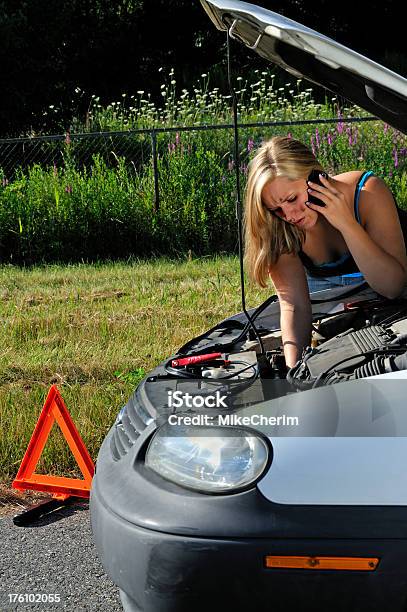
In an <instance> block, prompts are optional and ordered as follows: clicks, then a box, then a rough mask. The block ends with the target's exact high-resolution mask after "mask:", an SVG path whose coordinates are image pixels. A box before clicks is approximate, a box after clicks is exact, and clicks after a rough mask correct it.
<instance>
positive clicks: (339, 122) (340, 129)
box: [336, 111, 343, 134]
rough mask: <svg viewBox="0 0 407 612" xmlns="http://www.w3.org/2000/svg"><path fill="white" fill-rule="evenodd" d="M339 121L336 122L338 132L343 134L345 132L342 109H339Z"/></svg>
mask: <svg viewBox="0 0 407 612" xmlns="http://www.w3.org/2000/svg"><path fill="white" fill-rule="evenodd" d="M338 119H339V121H338V123H337V124H336V129H337V130H338V134H342V132H343V122H342V115H341V111H338Z"/></svg>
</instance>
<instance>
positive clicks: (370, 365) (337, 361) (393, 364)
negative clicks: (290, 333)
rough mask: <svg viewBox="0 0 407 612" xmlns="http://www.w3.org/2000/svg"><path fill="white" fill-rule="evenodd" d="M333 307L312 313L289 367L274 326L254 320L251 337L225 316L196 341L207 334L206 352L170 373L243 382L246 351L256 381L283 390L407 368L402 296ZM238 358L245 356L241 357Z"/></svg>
mask: <svg viewBox="0 0 407 612" xmlns="http://www.w3.org/2000/svg"><path fill="white" fill-rule="evenodd" d="M260 308H261V307H260ZM333 310H334V311H335V312H333V313H323V314H322V316H321V317H319V316H318V315H317V316H315V317H314V320H313V324H312V340H311V345H310V346H308V347H306V348H305V349H304V352H303V354H302V357H301V359H300V360H299V361H298V362H297V363H296V364H295V366H294V367H293V368H291V369H288V368H287V367H286V364H285V360H284V353H283V348H282V340H281V332H280V333H279V330H272V329H268V328H267V327H265V326H264V325H261V324H259V325H257V323H256V327H257V338H256V334H254V332H253V330H252V329H251V328H250V327H248V326H247V325H246V326H244V325H243V323H242V322H239V321H237V320H235V321H233V320H230V319H229V320H226V321H225V322H223V324H222V325H223V326H222V325H219V326H217V328H216V329H213V330H210V331H209V332H207V334H204V335H203V336H202V337H200V338H198V339H195V340H198V341H205V340H206V341H208V338H210V342H209V343H208V342H207V343H206V344H205V343H204V345H203V346H205V347H207V351H208V352H207V353H206V355H205V353H203V351H202V348H201V347H199V348H200V350H199V351H198V353H201V355H200V357H198V358H197V359H198V361H197V362H195V363H186V364H185V365H184V368H179V367H177V368H176V369H172V373H173V374H175V375H176V373H177V372H178V374H179V375H180V376H189V377H195V378H201V376H202V377H204V378H205V379H206V380H208V382H209V380H211V379H212V380H214V379H216V380H218V381H220V380H222V379H224V378H226V379H228V380H230V381H231V382H232V381H233V380H237V379H246V380H247V378H249V379H250V378H251V377H252V373H253V367H254V366H253V357H252V358H251V359H250V358H249V362H250V363H251V366H250V365H249V366H247V367H246V368H243V369H242V364H247V363H248V361H247V359H248V355H249V354H250V352H251V355H252V356H253V355H254V356H255V357H254V362H256V360H257V368H258V376H259V378H260V379H275V380H281V381H282V380H284V381H286V383H287V386H286V387H285V389H286V390H287V389H288V392H293V391H301V390H306V389H310V388H315V387H319V386H323V385H332V384H336V383H340V382H345V381H348V380H357V379H361V378H367V377H369V376H376V375H380V374H385V373H387V372H395V371H400V370H406V369H407V299H404V298H400V299H396V300H387V299H385V298H381V297H375V298H373V299H368V300H360V301H354V302H349V303H343V304H340V305H338V308H336V309H335V308H334V309H333ZM256 316H257V313H256V314H255V317H256ZM235 330H237V331H239V330H240V333H239V334H238V335H237V337H236V336H235V339H234V342H232V343H230V342H228V340H230V334H231V333H232V332H235ZM258 336H260V338H261V340H260V338H258ZM222 341H224V342H225V344H223V345H222ZM214 343H215V344H214ZM214 347H215V348H216V349H217V350H222V349H230V348H231V349H232V350H231V351H230V352H225V353H218V354H217V358H214V355H215V354H214V353H213V352H212V353H211V352H210V351H211V350H213V348H214ZM188 348H190V347H188ZM194 349H196V347H194ZM191 353H192V354H196V351H195V350H192V351H191V352H189V351H186V352H184V354H191ZM243 356H244V358H245V360H243V361H242V357H243ZM206 357H207V358H208V360H207V361H205V358H206ZM235 364H236V365H235ZM239 364H240V365H239ZM181 369H183V373H181ZM286 392H287V391H286Z"/></svg>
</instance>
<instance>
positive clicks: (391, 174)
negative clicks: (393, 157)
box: [389, 170, 393, 178]
mask: <svg viewBox="0 0 407 612" xmlns="http://www.w3.org/2000/svg"><path fill="white" fill-rule="evenodd" d="M392 176H393V172H392V171H391V170H390V172H389V177H390V178H391V177H392Z"/></svg>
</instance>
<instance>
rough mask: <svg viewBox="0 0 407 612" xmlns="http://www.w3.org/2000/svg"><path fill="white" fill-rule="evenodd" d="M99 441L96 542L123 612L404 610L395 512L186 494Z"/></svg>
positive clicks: (401, 523)
mask: <svg viewBox="0 0 407 612" xmlns="http://www.w3.org/2000/svg"><path fill="white" fill-rule="evenodd" d="M109 438H110V436H108V437H107V439H106V440H105V442H104V444H103V445H102V448H101V451H100V454H99V459H98V463H97V471H96V475H95V477H94V480H93V486H92V491H91V501H90V503H91V520H92V529H93V534H94V540H95V543H96V547H97V550H98V553H99V556H100V558H101V561H102V563H103V566H104V568H105V570H106V572H107V574H108V575H109V576H110V577H111V578H112V580H113V581H114V582H115V584H117V585H118V587H119V588H120V591H121V596H122V601H123V605H124V609H125V610H126V611H127V612H130V611H131V612H135V611H138V610H140V611H143V612H184V611H185V612H187V611H188V612H190V611H194V612H199V611H201V610H202V611H205V612H208V610H211V608H212V609H215V610H221V609H222V610H223V609H225V610H233V612H240V611H243V610H244V611H245V612H246V611H247V610H252V609H259V610H261V609H262V608H263V609H266V610H273V611H277V610H284V611H285V612H286V611H287V610H289V609H292V607H293V606H298V607H300V609H302V610H306V609H312V610H323V609H330V610H350V611H362V610H363V611H364V610H366V611H369V612H374V611H376V610H377V611H380V612H386V611H387V610H388V611H389V612H390V611H391V612H398V611H400V612H401V611H403V612H405V611H406V610H407V525H406V521H405V520H404V519H405V517H406V509H405V508H394V507H391V508H389V507H387V508H380V507H377V508H374V507H372V508H369V507H358V508H354V507H353V508H347V507H323V508H321V507H318V506H314V507H312V506H307V507H305V506H298V507H292V506H289V505H282V504H274V503H272V502H270V501H268V500H266V499H265V498H264V496H263V495H262V494H261V493H260V491H259V490H258V489H257V487H254V488H253V489H252V490H250V491H247V492H243V493H239V494H235V495H233V494H232V495H220V496H219V495H218V496H211V495H203V494H199V493H196V492H191V491H186V490H184V489H182V488H181V487H177V486H176V485H174V484H172V483H168V482H167V481H165V480H163V479H162V478H160V477H159V476H158V475H156V474H154V473H153V472H151V471H149V470H146V468H145V467H143V462H142V461H140V462H139V467H137V465H136V464H137V447H139V449H140V446H141V444H140V445H139V444H136V445H135V448H134V452H130V453H129V455H127V456H126V457H125V458H123V459H121V460H120V461H113V460H112V457H111V453H110V444H109ZM267 555H284V556H285V555H293V556H307V557H309V556H330V557H332V556H338V557H378V558H379V564H378V566H377V568H376V569H375V570H374V571H354V570H343V571H338V570H318V569H276V568H266V566H265V557H266V556H267Z"/></svg>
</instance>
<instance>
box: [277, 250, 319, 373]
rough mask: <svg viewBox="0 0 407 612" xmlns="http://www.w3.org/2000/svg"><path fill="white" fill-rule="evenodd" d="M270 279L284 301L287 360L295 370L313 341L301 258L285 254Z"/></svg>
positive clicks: (283, 330)
mask: <svg viewBox="0 0 407 612" xmlns="http://www.w3.org/2000/svg"><path fill="white" fill-rule="evenodd" d="M270 277H271V279H272V281H273V284H274V287H275V289H276V293H277V295H278V298H279V302H280V326H281V335H282V341H283V348H284V356H285V361H286V364H287V366H288V367H290V368H291V367H292V366H293V365H294V364H295V363H296V362H297V361H298V359H299V358H300V357H301V354H302V351H303V349H304V347H305V346H308V345H309V344H310V340H311V322H312V311H311V302H310V299H309V291H308V285H307V279H306V277H305V272H304V266H303V265H302V263H301V261H300V259H299V257H298V256H297V255H281V256H280V257H279V259H278V262H277V263H276V264H275V265H274V266H272V268H271V269H270Z"/></svg>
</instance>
